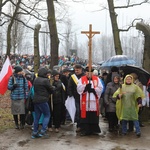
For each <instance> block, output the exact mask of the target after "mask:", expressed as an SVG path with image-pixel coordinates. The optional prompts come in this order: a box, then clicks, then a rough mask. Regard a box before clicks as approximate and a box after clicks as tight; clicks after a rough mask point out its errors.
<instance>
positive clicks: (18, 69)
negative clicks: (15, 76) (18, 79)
mask: <svg viewBox="0 0 150 150" xmlns="http://www.w3.org/2000/svg"><path fill="white" fill-rule="evenodd" d="M14 70H15V73H18V72H21V71H23V69H22V68H21V67H20V66H15V67H14Z"/></svg>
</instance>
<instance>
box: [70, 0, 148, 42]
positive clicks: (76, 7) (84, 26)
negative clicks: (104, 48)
mask: <svg viewBox="0 0 150 150" xmlns="http://www.w3.org/2000/svg"><path fill="white" fill-rule="evenodd" d="M78 1H79V0H78ZM126 1H127V0H117V1H116V2H115V3H114V4H115V5H117V6H118V5H123V4H125V2H126ZM130 1H131V2H134V1H135V2H138V1H140V2H141V1H142V0H130ZM68 5H70V13H71V18H72V22H73V27H74V28H75V29H77V36H78V37H79V38H81V39H82V40H83V41H84V40H87V38H86V36H85V35H83V34H82V35H81V31H87V30H89V24H92V29H93V30H94V31H100V32H101V35H111V34H112V31H111V24H110V17H109V12H108V10H103V11H98V10H100V9H101V6H106V7H107V1H106V0H86V1H85V2H84V3H69V2H68ZM116 12H117V14H118V23H119V27H120V28H122V27H123V28H127V27H128V25H129V24H130V23H131V22H132V20H133V19H134V18H143V19H144V20H145V21H146V22H149V23H150V16H149V12H150V4H149V5H148V4H143V5H142V6H136V7H131V8H128V9H118V10H116ZM125 34H128V35H129V36H130V35H131V36H137V34H138V31H137V30H136V29H135V28H134V29H132V30H131V31H130V32H128V33H125ZM101 35H95V36H96V37H99V36H101ZM84 36H85V37H84Z"/></svg>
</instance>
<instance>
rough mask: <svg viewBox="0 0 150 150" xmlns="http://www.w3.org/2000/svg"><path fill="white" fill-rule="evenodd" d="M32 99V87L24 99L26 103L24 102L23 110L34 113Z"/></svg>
mask: <svg viewBox="0 0 150 150" xmlns="http://www.w3.org/2000/svg"><path fill="white" fill-rule="evenodd" d="M33 97H34V86H32V87H31V88H30V91H29V93H28V98H27V99H26V102H25V108H26V109H27V110H28V111H34V106H33Z"/></svg>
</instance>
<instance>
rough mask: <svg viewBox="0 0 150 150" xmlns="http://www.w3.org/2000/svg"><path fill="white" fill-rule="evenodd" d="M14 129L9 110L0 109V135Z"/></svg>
mask: <svg viewBox="0 0 150 150" xmlns="http://www.w3.org/2000/svg"><path fill="white" fill-rule="evenodd" d="M13 127H14V121H13V116H12V114H11V110H10V108H0V133H1V132H4V131H5V130H7V129H10V128H13Z"/></svg>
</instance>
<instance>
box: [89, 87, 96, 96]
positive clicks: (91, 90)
mask: <svg viewBox="0 0 150 150" xmlns="http://www.w3.org/2000/svg"><path fill="white" fill-rule="evenodd" d="M89 93H93V94H94V95H95V96H96V91H95V89H94V88H91V89H90V91H89Z"/></svg>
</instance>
